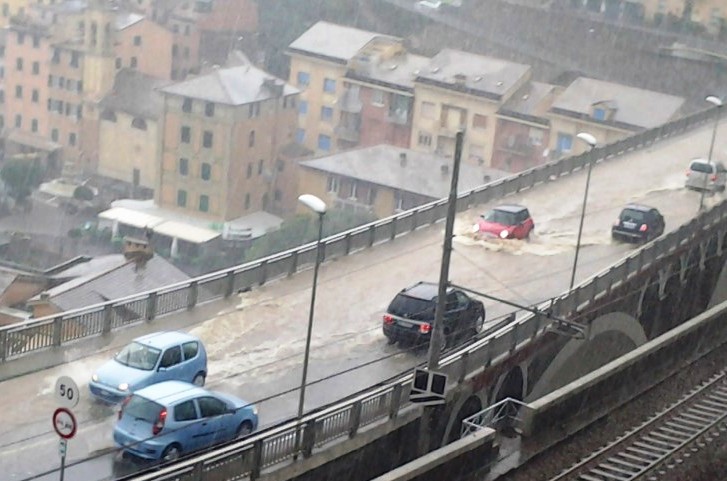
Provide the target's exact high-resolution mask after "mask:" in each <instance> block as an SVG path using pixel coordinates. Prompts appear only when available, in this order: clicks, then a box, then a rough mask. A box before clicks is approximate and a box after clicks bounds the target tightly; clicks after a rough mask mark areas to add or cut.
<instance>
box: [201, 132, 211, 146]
mask: <svg viewBox="0 0 727 481" xmlns="http://www.w3.org/2000/svg"><path fill="white" fill-rule="evenodd" d="M202 146H203V147H204V148H206V149H211V148H212V132H210V131H209V130H205V131H204V133H203V134H202Z"/></svg>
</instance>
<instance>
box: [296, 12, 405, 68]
mask: <svg viewBox="0 0 727 481" xmlns="http://www.w3.org/2000/svg"><path fill="white" fill-rule="evenodd" d="M375 38H389V39H394V40H400V39H398V38H397V37H391V36H389V35H382V34H380V33H376V32H369V31H366V30H359V29H357V28H352V27H344V26H342V25H336V24H334V23H328V22H324V21H320V22H318V23H316V24H315V25H313V26H312V27H311V28H309V29H308V30H306V31H305V32H304V33H303V35H301V36H300V37H298V38H297V39H295V40H294V41H293V43H291V44H290V46H289V47H288V49H289V50H290V51H293V52H298V53H303V54H309V55H313V56H315V57H320V58H323V59H326V60H329V61H333V62H336V63H340V64H345V63H347V62H348V61H349V60H351V59H352V58H353V57H354V56H355V55H356V54H357V53H358V51H359V50H361V49H362V48H363V47H365V46H366V44H368V43H369V42H370V41H372V40H373V39H375Z"/></svg>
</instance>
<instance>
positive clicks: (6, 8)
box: [3, 3, 10, 18]
mask: <svg viewBox="0 0 727 481" xmlns="http://www.w3.org/2000/svg"><path fill="white" fill-rule="evenodd" d="M9 15H10V5H8V4H7V3H3V17H5V18H7V17H8V16H9Z"/></svg>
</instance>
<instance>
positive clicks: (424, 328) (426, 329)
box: [419, 322, 432, 334]
mask: <svg viewBox="0 0 727 481" xmlns="http://www.w3.org/2000/svg"><path fill="white" fill-rule="evenodd" d="M419 332H420V333H422V334H429V333H430V332H432V325H431V324H429V323H428V322H425V323H424V324H420V325H419Z"/></svg>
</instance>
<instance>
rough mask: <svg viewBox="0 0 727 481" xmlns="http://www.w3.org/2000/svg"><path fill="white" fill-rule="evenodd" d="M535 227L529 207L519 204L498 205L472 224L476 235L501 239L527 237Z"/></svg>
mask: <svg viewBox="0 0 727 481" xmlns="http://www.w3.org/2000/svg"><path fill="white" fill-rule="evenodd" d="M534 228H535V222H533V219H532V217H530V212H529V211H528V209H527V207H525V206H522V205H518V204H503V205H498V206H497V207H495V208H494V209H492V210H490V211H489V212H487V213H486V214H484V215H481V216H480V219H479V220H478V221H477V224H475V225H474V226H472V231H473V232H474V233H475V235H477V234H480V235H483V236H489V237H499V238H501V239H527V238H529V237H530V232H532V230H533V229H534Z"/></svg>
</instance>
